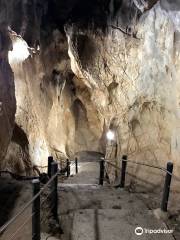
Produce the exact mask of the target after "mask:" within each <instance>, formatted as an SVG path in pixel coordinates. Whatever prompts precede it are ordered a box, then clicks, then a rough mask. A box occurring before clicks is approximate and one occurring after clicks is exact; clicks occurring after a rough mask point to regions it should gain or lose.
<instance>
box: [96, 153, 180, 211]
mask: <svg viewBox="0 0 180 240" xmlns="http://www.w3.org/2000/svg"><path fill="white" fill-rule="evenodd" d="M111 161H112V160H111ZM111 161H110V159H109V160H108V159H105V158H103V159H101V160H100V161H99V162H100V176H99V184H100V185H103V182H104V179H105V178H104V174H105V163H106V164H107V165H110V166H112V167H114V168H115V169H118V170H119V171H120V183H119V185H117V186H116V188H117V187H120V188H124V187H125V180H126V172H127V164H128V163H131V164H136V165H140V166H144V167H149V168H153V169H158V170H160V171H163V172H165V173H166V177H165V181H164V187H163V195H162V200H161V210H162V211H164V212H167V209H168V201H169V194H170V188H171V179H172V177H173V178H174V179H175V180H177V181H179V182H180V178H179V177H177V176H175V175H174V174H173V163H172V162H168V163H167V167H166V168H163V167H160V166H155V165H150V164H146V163H141V162H135V161H132V160H128V158H127V156H126V155H124V156H123V157H122V159H121V167H118V166H116V165H115V164H113V163H112V162H111Z"/></svg>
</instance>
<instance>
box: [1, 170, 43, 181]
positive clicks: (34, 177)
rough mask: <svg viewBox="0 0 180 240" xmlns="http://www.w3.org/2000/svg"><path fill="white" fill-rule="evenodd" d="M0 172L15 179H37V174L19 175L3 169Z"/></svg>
mask: <svg viewBox="0 0 180 240" xmlns="http://www.w3.org/2000/svg"><path fill="white" fill-rule="evenodd" d="M0 174H9V175H11V177H13V178H15V179H17V180H34V179H39V176H29V177H28V176H23V175H22V176H21V175H18V174H16V173H13V172H10V171H8V170H5V171H0Z"/></svg>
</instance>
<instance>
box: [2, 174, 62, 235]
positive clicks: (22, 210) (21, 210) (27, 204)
mask: <svg viewBox="0 0 180 240" xmlns="http://www.w3.org/2000/svg"><path fill="white" fill-rule="evenodd" d="M57 176H58V173H56V174H55V175H53V177H52V178H51V179H50V180H49V181H48V182H47V183H46V184H45V185H44V187H43V188H42V189H41V190H40V191H39V192H38V193H37V194H36V195H35V196H34V197H33V198H32V199H31V200H30V201H29V202H28V203H26V204H25V205H24V206H23V207H22V208H21V209H20V211H19V212H18V213H17V214H16V215H15V216H14V217H12V218H11V219H10V220H9V221H8V222H7V223H5V224H4V225H3V226H2V227H1V228H0V234H2V233H3V232H4V231H5V230H6V229H7V228H8V227H9V225H11V224H12V223H14V222H15V221H16V220H17V218H18V217H20V216H21V215H22V214H23V213H24V212H25V210H26V209H27V208H28V207H29V206H30V205H31V204H32V203H33V202H34V201H35V200H36V199H37V198H38V197H39V196H40V195H41V194H42V193H43V192H44V190H45V189H47V187H48V186H49V184H50V183H51V182H52V181H53V180H54V179H55V178H56V177H57Z"/></svg>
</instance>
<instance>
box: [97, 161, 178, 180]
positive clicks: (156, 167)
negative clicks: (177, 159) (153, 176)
mask: <svg viewBox="0 0 180 240" xmlns="http://www.w3.org/2000/svg"><path fill="white" fill-rule="evenodd" d="M109 160H110V159H104V161H105V162H106V163H107V164H109V165H111V166H112V167H114V168H116V169H118V170H120V169H121V168H120V167H118V166H116V165H115V164H113V163H111V161H109ZM101 161H102V160H101ZM120 162H130V163H132V164H136V165H140V166H145V167H150V168H154V169H159V170H161V171H163V172H165V173H168V174H169V175H170V176H172V177H173V178H174V179H176V180H177V181H180V178H179V177H177V176H176V175H175V174H173V173H171V172H169V171H167V169H166V168H164V167H160V166H155V165H150V164H147V163H141V162H135V161H132V160H124V159H120Z"/></svg>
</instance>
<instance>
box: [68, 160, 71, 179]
mask: <svg viewBox="0 0 180 240" xmlns="http://www.w3.org/2000/svg"><path fill="white" fill-rule="evenodd" d="M70 175H71V167H70V161H69V159H67V177H69V176H70Z"/></svg>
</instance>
